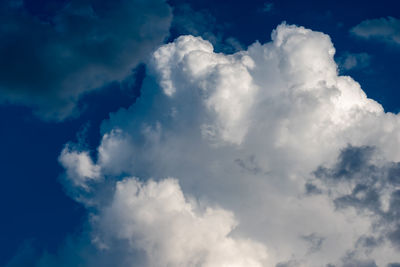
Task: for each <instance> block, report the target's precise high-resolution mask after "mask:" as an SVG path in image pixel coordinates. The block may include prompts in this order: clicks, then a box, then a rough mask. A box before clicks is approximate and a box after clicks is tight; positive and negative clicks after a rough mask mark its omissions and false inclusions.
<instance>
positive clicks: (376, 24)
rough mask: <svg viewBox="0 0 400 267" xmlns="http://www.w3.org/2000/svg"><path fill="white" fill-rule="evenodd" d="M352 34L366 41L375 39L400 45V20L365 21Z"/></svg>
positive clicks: (390, 18) (389, 18)
mask: <svg viewBox="0 0 400 267" xmlns="http://www.w3.org/2000/svg"><path fill="white" fill-rule="evenodd" d="M351 33H352V34H354V35H356V36H358V37H361V38H365V39H375V40H377V41H382V42H386V43H388V44H394V45H400V20H399V19H397V18H394V17H387V18H379V19H370V20H364V21H362V22H361V23H360V24H358V25H357V26H355V27H353V28H352V29H351Z"/></svg>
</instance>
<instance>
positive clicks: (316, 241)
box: [301, 233, 325, 253]
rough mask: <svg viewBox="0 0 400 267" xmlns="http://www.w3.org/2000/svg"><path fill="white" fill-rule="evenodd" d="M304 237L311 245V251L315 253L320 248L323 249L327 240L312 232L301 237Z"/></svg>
mask: <svg viewBox="0 0 400 267" xmlns="http://www.w3.org/2000/svg"><path fill="white" fill-rule="evenodd" d="M301 238H302V239H304V241H306V242H307V243H308V245H309V249H308V251H309V253H313V252H317V251H318V250H320V249H321V247H322V244H323V243H324V241H325V238H324V237H322V236H320V235H318V234H316V233H312V234H309V235H304V236H302V237H301Z"/></svg>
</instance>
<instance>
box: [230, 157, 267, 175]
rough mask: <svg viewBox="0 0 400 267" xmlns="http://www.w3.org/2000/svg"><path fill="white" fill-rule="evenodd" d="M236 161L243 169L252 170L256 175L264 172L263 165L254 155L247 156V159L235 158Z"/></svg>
mask: <svg viewBox="0 0 400 267" xmlns="http://www.w3.org/2000/svg"><path fill="white" fill-rule="evenodd" d="M235 163H236V164H237V165H238V166H239V167H240V168H241V169H243V170H245V171H247V172H250V173H252V174H254V175H256V174H259V173H261V172H262V169H261V167H260V166H259V165H258V163H257V162H256V158H255V156H254V155H252V156H250V157H248V158H245V159H240V158H238V159H235Z"/></svg>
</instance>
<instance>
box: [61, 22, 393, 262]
mask: <svg viewBox="0 0 400 267" xmlns="http://www.w3.org/2000/svg"><path fill="white" fill-rule="evenodd" d="M334 53H335V49H334V47H333V44H332V42H331V40H330V38H329V36H327V35H325V34H323V33H320V32H315V31H311V30H309V29H305V28H303V27H298V26H293V25H286V24H281V25H279V26H278V27H277V28H276V30H274V31H273V33H272V41H271V42H268V43H265V44H260V43H258V42H256V43H254V44H253V45H251V46H249V48H248V49H247V50H246V51H240V52H237V53H235V54H229V55H226V54H223V53H215V52H214V51H213V46H212V45H211V44H210V43H209V42H208V41H205V40H203V39H201V38H199V37H193V36H181V37H179V38H177V39H176V40H175V41H174V42H171V43H169V44H165V45H162V46H161V47H160V48H159V49H157V50H156V51H155V52H154V54H153V56H152V59H151V60H150V62H151V64H150V66H149V76H148V77H146V78H145V80H144V82H143V88H142V94H141V96H140V98H139V99H138V100H137V102H136V103H135V104H134V105H132V106H131V107H129V108H128V109H120V110H119V111H118V112H116V113H113V114H111V115H110V119H108V120H106V121H104V122H103V125H102V130H101V132H102V135H103V139H102V141H101V144H100V146H99V147H98V148H97V156H96V157H95V158H91V157H90V153H89V151H86V150H82V149H73V147H74V146H73V145H67V146H66V147H65V149H64V150H63V152H62V153H61V155H60V158H59V160H60V162H61V164H62V165H63V166H64V168H65V169H66V172H65V174H64V176H65V177H64V179H65V181H66V184H67V186H68V190H69V192H70V194H71V196H72V197H74V198H75V199H76V200H77V201H79V202H81V203H83V204H84V205H85V206H86V207H87V208H88V213H90V214H91V218H92V219H91V220H90V222H89V225H90V229H91V230H90V233H91V234H92V236H93V238H92V246H94V247H96V249H95V250H101V251H104V253H108V254H109V255H114V258H113V259H115V261H114V265H115V266H126V263H127V262H128V263H129V264H131V265H132V266H135V263H138V262H140V264H141V266H223V263H227V264H228V265H229V266H231V265H233V266H311V267H312V266H395V265H393V264H395V263H396V262H399V261H400V258H399V256H398V255H399V253H398V247H397V246H396V242H397V241H396V240H397V236H398V233H397V232H396V229H397V228H396V227H397V217H396V216H397V215H396V214H397V212H398V211H397V210H396V208H395V207H396V206H398V205H397V201H398V199H399V198H397V193H396V192H397V191H396V190H397V189H396V188H394V187H393V186H394V185H396V186H397V185H398V177H397V176H398V169H397V166H398V163H397V162H399V161H400V152H399V151H400V150H399V149H398V147H399V145H400V138H399V133H400V117H399V115H396V114H393V113H385V112H384V110H383V108H382V106H381V105H380V104H378V103H377V102H375V101H374V100H372V99H369V98H368V97H367V96H366V94H365V93H364V92H363V91H362V89H361V88H360V85H359V84H358V83H357V82H356V81H354V80H353V79H352V78H351V77H348V76H339V75H338V69H337V65H336V63H335V61H334V58H333V57H334ZM133 177H136V178H133ZM171 177H173V178H171ZM307 188H308V189H307ZM388 188H391V189H390V190H391V191H390V190H389V189H388ZM388 190H389V191H388ZM377 223H378V224H379V223H381V224H382V225H384V224H385V225H390V227H391V228H390V229H391V232H385V231H383V230H382V231H380V232H379V233H380V234H378V235H377V234H375V232H374V231H375V229H377V228H376V227H377ZM207 229H208V230H207ZM388 229H389V228H388ZM199 233H200V234H199ZM182 240H186V241H182ZM183 244H185V245H183ZM121 248H122V249H121ZM221 248H223V249H221ZM182 251H185V253H182ZM115 255H118V257H115ZM132 255H135V256H132ZM138 255H141V256H138ZM87 257H89V258H90V257H91V256H90V255H87ZM231 260H232V262H231ZM230 264H231V265H230ZM390 264H392V265H390ZM88 265H89V266H90V264H88Z"/></svg>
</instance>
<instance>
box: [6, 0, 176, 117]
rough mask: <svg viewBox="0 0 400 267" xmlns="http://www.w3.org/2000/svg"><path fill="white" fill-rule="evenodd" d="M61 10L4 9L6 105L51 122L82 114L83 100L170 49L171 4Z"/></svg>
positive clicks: (11, 0) (9, 0)
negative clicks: (160, 47) (165, 42)
mask: <svg viewBox="0 0 400 267" xmlns="http://www.w3.org/2000/svg"><path fill="white" fill-rule="evenodd" d="M53 2H54V1H48V2H47V5H48V7H47V6H44V7H43V9H46V8H47V9H49V10H47V9H46V10H47V12H46V14H47V16H45V17H44V16H42V15H41V13H40V12H39V13H38V12H36V13H35V12H33V11H31V10H29V9H28V8H27V7H26V6H25V5H24V1H15V0H6V1H2V2H1V3H0V24H1V25H2V26H1V27H0V40H1V41H0V58H1V59H2V61H1V64H0V92H1V95H2V97H1V98H0V101H1V102H11V103H17V104H24V105H27V106H30V107H33V108H34V110H35V112H36V113H37V114H38V115H40V116H41V117H43V118H45V119H64V118H65V117H67V116H70V115H74V114H76V113H77V112H78V111H77V109H76V104H77V101H78V99H79V97H80V96H81V95H82V94H84V93H85V92H88V91H90V90H93V89H96V88H98V87H101V86H103V85H104V84H105V83H107V82H112V81H115V80H121V79H124V78H125V77H127V76H128V75H129V74H130V71H131V69H132V68H134V67H135V66H136V65H137V64H138V63H139V62H141V61H142V60H144V59H145V58H146V57H147V56H148V54H149V53H150V52H151V51H152V50H153V49H154V48H156V47H157V46H158V45H159V44H161V43H162V41H163V39H164V38H165V37H166V36H167V34H168V29H169V25H170V21H171V17H172V16H171V11H170V8H169V6H168V5H167V4H166V3H165V1H164V0H150V1H138V0H118V1H97V0H88V1H75V0H71V1H67V2H65V1H64V2H63V5H62V6H61V4H60V3H59V4H58V5H57V3H53ZM44 3H46V1H44ZM37 13H38V14H37Z"/></svg>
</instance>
